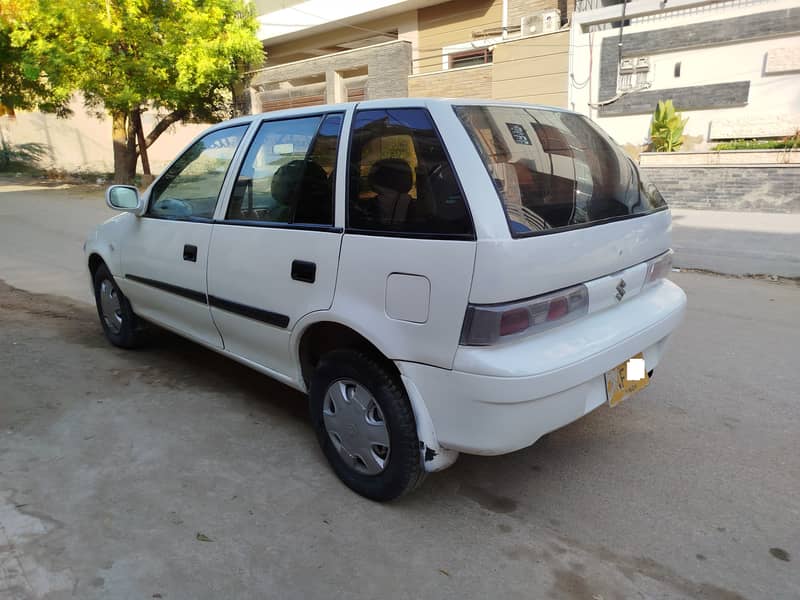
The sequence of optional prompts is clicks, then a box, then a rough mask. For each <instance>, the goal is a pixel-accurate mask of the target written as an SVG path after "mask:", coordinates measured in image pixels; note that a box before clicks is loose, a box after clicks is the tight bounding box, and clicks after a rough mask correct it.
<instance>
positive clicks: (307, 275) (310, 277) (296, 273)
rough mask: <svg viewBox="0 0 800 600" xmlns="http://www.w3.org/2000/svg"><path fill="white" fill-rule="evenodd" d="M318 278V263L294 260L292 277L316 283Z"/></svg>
mask: <svg viewBox="0 0 800 600" xmlns="http://www.w3.org/2000/svg"><path fill="white" fill-rule="evenodd" d="M316 278H317V263H313V262H309V261H307V260H293V261H292V279H294V280H295V281H305V282H306V283H314V280H316Z"/></svg>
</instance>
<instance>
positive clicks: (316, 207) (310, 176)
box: [226, 114, 342, 225]
mask: <svg viewBox="0 0 800 600" xmlns="http://www.w3.org/2000/svg"><path fill="white" fill-rule="evenodd" d="M341 126H342V115H341V114H331V115H328V116H326V117H324V119H323V117H322V116H319V115H318V116H313V117H305V118H300V119H289V120H285V121H268V122H266V123H264V124H262V125H261V127H259V129H258V133H257V134H256V137H255V139H254V140H253V143H252V145H251V146H250V149H249V150H248V152H247V156H246V157H245V159H244V162H243V163H242V168H241V170H240V172H239V176H238V177H237V179H236V184H235V185H234V189H233V194H232V196H231V201H230V204H229V205H228V213H227V215H226V218H227V219H230V220H244V221H265V222H271V223H306V224H313V225H332V224H333V188H334V186H333V181H334V177H333V173H334V168H335V166H336V148H337V146H338V140H339V130H340V129H341Z"/></svg>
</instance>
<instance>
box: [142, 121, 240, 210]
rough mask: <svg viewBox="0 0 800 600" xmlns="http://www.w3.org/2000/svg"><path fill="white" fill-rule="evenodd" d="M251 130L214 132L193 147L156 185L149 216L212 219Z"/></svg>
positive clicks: (235, 128) (237, 128)
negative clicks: (231, 169) (233, 160)
mask: <svg viewBox="0 0 800 600" xmlns="http://www.w3.org/2000/svg"><path fill="white" fill-rule="evenodd" d="M248 127H249V125H239V126H237V127H228V128H225V129H219V130H217V131H212V132H211V133H209V134H208V135H205V136H203V137H202V138H200V139H199V140H197V141H196V142H195V143H194V144H192V145H191V147H190V148H189V149H188V150H187V151H186V152H184V153H183V154H182V155H181V156H180V157H179V158H178V159H177V160H176V161H175V162H174V163H172V165H171V166H170V167H169V169H167V171H166V173H164V175H163V176H162V177H161V178H160V179H159V180H158V182H156V184H155V187H154V188H153V192H152V193H151V195H150V205H149V207H148V209H147V216H151V217H165V218H173V219H184V218H192V217H200V218H204V219H211V218H213V216H214V209H215V208H216V206H217V199H218V197H219V192H220V189H221V188H222V182H223V181H224V180H225V174H226V173H227V172H228V167H229V166H230V164H231V160H232V159H233V155H234V153H235V152H236V148H237V147H238V146H239V142H241V141H242V137H243V136H244V134H245V132H246V131H247V128H248Z"/></svg>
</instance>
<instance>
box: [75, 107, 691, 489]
mask: <svg viewBox="0 0 800 600" xmlns="http://www.w3.org/2000/svg"><path fill="white" fill-rule="evenodd" d="M106 197H107V202H108V204H109V206H111V207H112V208H115V209H117V210H120V211H122V214H120V215H118V216H116V217H114V218H112V219H110V220H109V221H108V222H106V223H104V224H102V225H101V226H99V227H98V228H97V230H96V231H94V232H93V233H92V234H91V235H90V237H89V239H88V240H87V243H86V257H87V264H88V267H89V271H90V273H91V280H92V286H93V289H94V293H95V297H96V300H97V308H98V313H99V315H100V321H101V323H102V327H103V330H104V331H105V334H106V336H107V337H108V339H109V340H110V341H111V343H112V344H114V345H117V346H122V347H132V346H134V345H136V344H137V343H139V342H140V340H141V337H142V335H141V334H142V324H143V323H144V322H152V323H155V324H158V325H160V326H161V327H164V328H166V329H169V330H172V331H174V332H177V333H179V334H180V335H182V336H185V337H187V338H189V339H191V340H194V341H196V342H198V343H200V344H203V345H204V346H207V347H209V348H212V349H213V350H216V351H218V352H219V353H221V354H223V355H225V356H228V357H230V358H233V359H234V360H237V361H240V362H242V363H244V364H246V365H249V366H251V367H253V368H254V369H257V370H258V371H261V372H262V373H265V374H267V375H269V376H271V377H274V378H275V379H277V380H279V381H281V382H283V383H285V384H287V385H289V386H291V387H293V388H296V389H298V390H301V391H303V392H307V393H308V395H309V400H310V408H311V419H312V421H313V425H314V427H315V429H316V432H317V435H318V438H319V442H320V444H321V446H322V450H323V452H324V454H325V456H326V457H327V459H328V461H329V462H330V464H331V466H332V467H333V470H334V471H335V472H336V474H337V475H338V476H339V477H340V478H341V479H342V481H343V482H344V483H345V484H347V485H348V486H349V487H350V488H352V489H353V490H355V491H356V492H358V493H359V494H362V495H364V496H366V497H368V498H372V499H375V500H389V499H392V498H396V497H397V496H400V495H401V494H403V493H405V492H408V491H410V490H412V489H414V487H415V486H417V485H418V484H419V482H421V480H422V479H423V478H424V476H425V474H426V473H428V472H431V471H438V470H441V469H444V468H446V467H448V466H449V465H451V464H453V462H454V461H455V460H456V458H457V456H458V454H459V453H460V452H465V453H469V454H484V455H495V454H503V453H507V452H513V451H515V450H519V449H520V448H525V447H526V446H529V445H531V444H533V443H534V442H535V441H536V440H537V439H538V438H540V437H541V436H542V435H544V434H545V433H547V432H549V431H552V430H554V429H557V428H559V427H562V426H563V425H566V424H567V423H570V422H572V421H574V420H576V419H578V418H580V417H582V416H583V415H585V414H587V413H589V412H590V411H592V410H594V409H595V408H597V407H599V406H600V405H602V404H604V403H608V404H610V405H611V406H614V405H615V404H617V403H618V402H619V401H620V400H621V399H623V398H625V397H627V396H629V395H630V394H631V393H633V392H635V391H638V390H640V389H641V388H643V387H645V386H646V385H647V384H648V383H649V380H650V379H649V378H650V376H651V375H652V372H653V369H655V368H656V366H657V365H658V363H659V361H660V360H661V357H662V355H663V353H664V348H665V345H666V342H667V339H668V338H669V335H670V334H671V333H672V332H673V331H674V330H675V328H676V327H677V326H678V324H679V323H680V321H681V319H682V317H683V315H684V312H685V307H686V296H685V295H684V293H683V291H682V290H681V289H680V288H679V287H677V286H676V285H674V284H673V283H671V282H670V281H668V280H667V279H666V276H667V275H668V273H669V272H670V266H671V251H670V231H671V219H670V212H669V209H668V208H667V206H666V204H665V202H664V200H663V198H662V197H661V195H660V194H659V193H658V191H657V190H656V189H655V188H654V187H653V186H652V185H650V184H648V183H647V182H646V181H645V180H644V178H643V177H642V175H641V174H640V172H639V171H638V169H637V167H636V165H635V164H634V163H633V162H632V161H631V160H630V159H629V158H627V157H626V155H625V154H624V153H623V152H622V151H621V149H620V148H619V147H618V146H617V145H616V144H615V143H614V142H613V141H611V139H610V138H609V137H607V136H606V135H605V134H604V133H603V132H602V131H601V130H600V129H598V128H597V127H596V126H595V125H594V124H593V123H592V122H591V121H589V120H588V119H587V118H585V117H584V116H581V115H578V114H575V113H572V112H568V111H563V110H558V109H554V108H547V107H537V106H530V105H522V104H503V103H496V102H477V101H463V100H447V101H445V100H431V99H408V98H404V99H393V100H375V101H368V102H361V103H358V104H341V105H331V106H317V107H310V108H304V109H296V110H286V111H278V112H271V113H265V114H258V115H253V116H249V117H244V118H241V119H236V120H233V121H228V122H225V123H220V124H219V125H215V126H214V127H211V128H210V129H208V130H207V131H206V132H205V133H203V134H202V135H201V136H200V137H198V138H197V139H196V140H195V141H194V142H193V143H192V144H191V145H190V146H189V147H188V148H187V149H186V150H185V151H184V152H183V153H182V154H181V155H180V156H179V157H178V158H177V159H176V160H175V161H174V162H173V163H172V164H171V165H170V166H169V167H168V168H167V169H166V170H165V171H164V172H163V173H162V175H161V176H160V177H159V178H158V179H157V180H156V181H155V182H154V183H153V184H152V185H151V186H150V188H149V189H148V190H147V191H146V192H144V193H143V194H142V195H139V194H138V192H137V190H136V188H133V187H126V186H112V187H111V188H109V190H108V192H107V196H106Z"/></svg>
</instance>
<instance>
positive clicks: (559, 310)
mask: <svg viewBox="0 0 800 600" xmlns="http://www.w3.org/2000/svg"><path fill="white" fill-rule="evenodd" d="M588 308H589V290H588V289H587V288H586V286H585V285H576V286H575V287H571V288H567V289H564V290H561V291H558V292H553V293H551V294H546V295H544V296H538V297H536V298H531V299H530V300H522V301H520V302H512V303H509V304H492V305H480V304H470V305H469V306H468V307H467V314H466V316H465V318H464V327H463V329H462V331H461V344H462V345H465V346H490V345H492V344H496V343H498V342H502V341H504V340H506V339H510V338H512V337H517V336H520V335H529V334H532V333H538V332H540V331H545V330H547V329H550V328H551V327H555V326H556V325H561V324H563V323H567V322H569V321H572V320H573V319H576V318H578V317H580V316H581V315H584V314H586V312H587V310H588Z"/></svg>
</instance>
